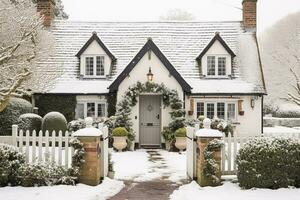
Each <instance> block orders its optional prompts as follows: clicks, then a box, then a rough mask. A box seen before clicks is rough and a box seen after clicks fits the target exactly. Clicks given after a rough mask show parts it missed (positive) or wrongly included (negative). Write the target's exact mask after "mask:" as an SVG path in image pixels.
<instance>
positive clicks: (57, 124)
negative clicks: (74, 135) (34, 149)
mask: <svg viewBox="0 0 300 200" xmlns="http://www.w3.org/2000/svg"><path fill="white" fill-rule="evenodd" d="M42 129H43V132H45V131H47V130H48V131H49V133H50V134H51V133H52V131H55V132H59V131H62V132H65V131H66V130H67V120H66V118H65V116H64V115H63V114H61V113H59V112H50V113H48V114H46V115H45V116H44V118H43V123H42Z"/></svg>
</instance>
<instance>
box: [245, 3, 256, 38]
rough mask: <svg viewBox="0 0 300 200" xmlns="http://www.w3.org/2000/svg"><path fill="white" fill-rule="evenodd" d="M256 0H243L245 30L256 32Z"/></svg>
mask: <svg viewBox="0 0 300 200" xmlns="http://www.w3.org/2000/svg"><path fill="white" fill-rule="evenodd" d="M256 11H257V0H243V24H244V28H245V30H246V31H254V32H256V21H257V16H256Z"/></svg>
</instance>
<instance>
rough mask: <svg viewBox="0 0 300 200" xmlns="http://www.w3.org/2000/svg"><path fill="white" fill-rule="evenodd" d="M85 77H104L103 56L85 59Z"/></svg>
mask: <svg viewBox="0 0 300 200" xmlns="http://www.w3.org/2000/svg"><path fill="white" fill-rule="evenodd" d="M85 75H86V76H92V77H104V76H105V69H104V56H87V57H85Z"/></svg>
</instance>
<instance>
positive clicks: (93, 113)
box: [75, 101, 106, 119]
mask: <svg viewBox="0 0 300 200" xmlns="http://www.w3.org/2000/svg"><path fill="white" fill-rule="evenodd" d="M75 113H76V119H78V118H81V119H84V118H86V117H92V118H98V117H105V116H106V103H105V102H92V101H87V102H78V103H77V105H76V112H75Z"/></svg>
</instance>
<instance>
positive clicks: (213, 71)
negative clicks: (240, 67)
mask: <svg viewBox="0 0 300 200" xmlns="http://www.w3.org/2000/svg"><path fill="white" fill-rule="evenodd" d="M207 76H212V77H215V76H226V57H224V56H207Z"/></svg>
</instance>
